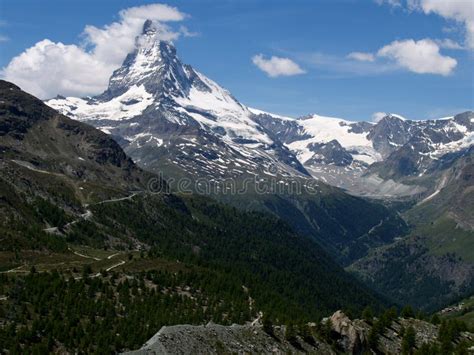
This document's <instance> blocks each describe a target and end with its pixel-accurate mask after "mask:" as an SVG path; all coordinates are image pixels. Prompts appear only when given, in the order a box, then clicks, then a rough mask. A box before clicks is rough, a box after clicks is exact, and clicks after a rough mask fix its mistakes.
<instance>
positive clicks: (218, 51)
mask: <svg viewBox="0 0 474 355" xmlns="http://www.w3.org/2000/svg"><path fill="white" fill-rule="evenodd" d="M406 1H407V2H408V3H407V2H406ZM406 1H405V0H361V1H355V0H353V1H352V0H336V1H335V0H319V1H310V0H307V1H302V0H300V1H298V0H297V1H256V0H255V1H250V0H243V1H217V0H213V1H210V0H199V1H197V0H196V1H189V0H188V1H167V2H163V4H167V5H169V6H172V7H175V8H176V9H177V11H179V13H181V14H186V15H187V16H183V19H181V20H176V21H175V20H173V21H170V22H166V21H165V22H166V24H167V25H168V26H169V27H170V28H171V29H172V30H175V31H179V30H178V29H179V28H180V27H181V26H185V27H186V28H187V32H191V33H192V34H197V35H191V36H184V35H182V32H183V30H181V36H180V37H179V38H178V39H176V40H175V41H174V42H175V44H176V47H177V50H178V54H179V56H180V57H181V59H182V60H183V62H185V63H189V64H191V65H193V66H194V67H195V68H196V69H198V70H199V71H201V72H202V73H204V74H205V75H207V76H208V77H210V78H211V79H213V80H215V81H217V82H218V83H219V84H221V85H222V86H224V87H225V88H227V89H228V90H229V91H231V92H232V93H233V95H234V96H235V97H237V98H238V99H239V100H240V101H242V102H243V103H244V104H246V105H248V106H251V107H256V108H259V109H262V110H266V111H270V112H274V113H279V114H284V115H290V116H300V115H305V114H309V113H318V114H322V115H330V116H336V117H343V118H347V119H353V120H370V119H371V117H372V115H373V114H374V112H380V111H382V112H395V113H399V114H401V115H403V116H405V117H408V118H433V117H442V116H447V115H451V114H454V113H457V112H460V111H462V110H466V109H473V108H474V83H473V81H474V69H473V67H474V66H473V64H474V62H473V58H474V57H473V49H472V41H471V42H470V40H471V39H472V38H470V37H469V36H470V34H469V33H466V24H468V23H469V21H471V20H472V16H473V14H472V12H474V9H472V3H474V2H471V3H470V1H468V0H465V1H464V5H463V4H462V2H463V1H455V0H454V2H453V4H454V3H455V4H454V5H453V6H458V9H456V8H452V9H446V8H436V6H435V7H433V6H432V7H429V6H431V5H430V4H429V2H430V1H434V0H406ZM152 3H156V2H152V1H126V0H114V1H112V0H109V1H89V0H81V1H75V0H70V1H49V0H43V1H37V0H28V1H27V0H16V1H2V2H1V3H0V67H2V68H4V72H3V73H4V75H3V76H5V75H6V74H5V68H8V65H9V63H10V62H11V60H12V59H13V58H14V57H15V56H18V55H20V54H21V53H22V52H24V51H25V50H26V49H27V48H30V47H32V46H35V44H36V43H38V42H40V41H42V40H44V39H49V40H50V41H52V42H53V43H57V42H61V43H63V44H66V45H71V44H76V45H78V46H80V45H81V44H83V43H84V35H83V31H84V28H85V26H87V25H93V26H95V27H97V28H99V29H100V28H103V26H105V25H109V24H111V23H113V22H120V21H121V18H120V15H119V11H120V10H123V9H126V8H130V7H137V6H142V5H145V4H152ZM469 3H470V5H469ZM410 4H411V5H410ZM465 4H468V7H467V8H466V7H465ZM463 6H464V8H462V7H463ZM466 9H467V12H468V14H467V15H466V14H465V11H466ZM26 10H27V11H26ZM469 10H472V11H471V14H469ZM472 21H474V20H472ZM447 39H449V43H448V42H447V41H446V40H447ZM421 40H426V41H421ZM397 41H398V42H397ZM454 47H456V48H454ZM85 50H86V51H87V50H89V51H90V50H93V48H91V44H90V43H89V45H88V47H87V48H86V49H85ZM353 52H360V53H363V54H364V55H363V56H362V58H363V59H364V60H360V59H361V57H359V60H357V59H354V58H356V57H357V56H354V55H352V56H351V57H348V56H349V55H350V53H353ZM418 52H419V55H420V57H417V55H418V54H417V53H418ZM259 54H261V55H262V57H261V58H263V63H267V64H268V62H266V61H267V60H269V58H270V57H272V56H274V57H278V58H280V59H288V60H289V61H291V63H293V64H294V65H296V66H297V69H296V70H293V71H292V70H291V68H290V69H288V68H287V66H286V64H288V63H286V64H285V63H283V64H281V67H280V66H279V63H276V68H275V67H271V63H270V64H268V65H270V69H268V67H267V72H265V71H263V70H261V68H259V67H258V66H257V65H255V64H254V63H253V62H252V58H254V57H255V56H257V55H259ZM275 59H277V58H275ZM24 60H25V61H26V60H27V59H24ZM277 62H278V60H277ZM74 63H76V62H74ZM74 63H73V64H74ZM66 64H67V63H66ZM73 64H71V65H72V68H74V66H73ZM59 65H64V63H63V61H61V64H58V66H59ZM51 67H53V68H55V65H50V66H49V68H50V69H48V70H51ZM11 68H13V65H11V67H10V68H9V69H8V70H9V71H8V73H13V72H14V70H11ZM67 68H69V69H68V70H69V71H71V66H67ZM80 68H81V69H80V70H81V71H83V70H85V69H83V67H80ZM272 68H273V69H272ZM293 69H295V68H294V67H293ZM272 70H273V71H272ZM288 70H289V71H288ZM17 72H18V71H17ZM25 73H28V71H23V73H22V75H23V77H22V79H20V78H19V79H18V81H19V82H18V83H19V84H20V86H22V87H24V86H25V85H27V86H28V87H26V88H25V87H24V88H25V89H27V90H28V89H29V87H30V85H31V88H32V89H31V90H30V91H34V90H40V89H42V88H41V87H40V86H41V85H44V86H47V85H50V86H54V82H51V83H49V82H47V81H48V80H47V79H45V78H43V77H41V76H35V75H36V74H34V73H33V74H31V77H26V79H25V77H24V75H26V74H25ZM272 73H273V75H274V77H271V76H270V75H269V74H272ZM291 74H294V75H291ZM9 75H10V76H8V75H7V76H6V77H7V78H8V79H11V78H16V77H15V76H14V75H15V74H9ZM275 75H276V77H275ZM48 77H51V76H48ZM22 80H23V81H22ZM25 80H26V81H25ZM71 80H74V79H71ZM13 81H15V80H13ZM33 85H34V86H33ZM94 88H95V90H97V88H96V87H94ZM55 89H56V88H55V87H54V88H51V87H49V88H48V91H45V92H48V93H49V92H52V91H51V90H55ZM81 90H82V91H80V93H84V92H85V91H84V90H87V89H83V88H82V87H81ZM38 92H39V91H38ZM57 93H62V92H57ZM45 95H46V94H45Z"/></svg>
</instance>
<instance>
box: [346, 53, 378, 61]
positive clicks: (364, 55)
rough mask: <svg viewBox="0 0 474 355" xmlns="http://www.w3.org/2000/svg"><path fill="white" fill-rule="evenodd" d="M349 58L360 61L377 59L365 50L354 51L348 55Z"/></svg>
mask: <svg viewBox="0 0 474 355" xmlns="http://www.w3.org/2000/svg"><path fill="white" fill-rule="evenodd" d="M347 58H349V59H355V60H358V61H360V62H373V61H375V56H374V55H373V54H372V53H365V52H352V53H349V54H348V55H347Z"/></svg>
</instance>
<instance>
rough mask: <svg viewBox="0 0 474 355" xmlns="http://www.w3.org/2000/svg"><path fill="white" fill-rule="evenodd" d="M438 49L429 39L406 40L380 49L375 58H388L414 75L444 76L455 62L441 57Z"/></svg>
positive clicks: (453, 66) (446, 57) (454, 65)
mask: <svg viewBox="0 0 474 355" xmlns="http://www.w3.org/2000/svg"><path fill="white" fill-rule="evenodd" d="M439 49H440V48H439V46H438V44H436V43H435V42H434V41H432V40H430V39H422V40H419V41H415V40H413V39H407V40H402V41H393V42H392V43H390V44H388V45H386V46H384V47H382V48H380V49H379V50H378V52H377V56H379V57H386V58H389V59H391V60H393V61H395V62H396V63H397V64H398V65H399V66H401V67H403V68H406V69H408V70H410V71H412V72H414V73H418V74H440V75H445V76H446V75H449V74H451V73H452V72H453V70H454V68H455V67H456V65H457V61H456V59H454V58H451V57H448V56H444V55H442V54H441V53H440V52H439Z"/></svg>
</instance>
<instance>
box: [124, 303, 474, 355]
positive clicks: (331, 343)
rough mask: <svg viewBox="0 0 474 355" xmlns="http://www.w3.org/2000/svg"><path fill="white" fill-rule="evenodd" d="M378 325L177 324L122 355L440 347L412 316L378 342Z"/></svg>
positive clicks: (329, 321) (341, 320) (436, 336)
mask: <svg viewBox="0 0 474 355" xmlns="http://www.w3.org/2000/svg"><path fill="white" fill-rule="evenodd" d="M374 324H375V323H374V322H373V321H366V320H361V319H355V320H351V319H350V318H349V317H348V316H347V315H345V314H344V313H343V312H342V311H337V312H335V313H334V314H333V315H332V316H331V317H329V318H326V319H324V320H323V321H322V322H321V323H320V324H316V323H309V324H307V325H305V326H304V327H302V328H300V329H299V332H298V331H296V330H293V331H294V335H289V332H290V331H291V330H289V328H290V327H289V326H284V325H283V326H268V325H267V326H263V325H262V323H261V322H259V321H258V320H256V321H255V322H253V323H249V324H247V325H237V324H234V325H232V326H222V325H218V324H212V323H210V324H207V325H203V326H192V325H175V326H167V327H163V328H161V329H160V331H159V332H158V333H156V334H155V335H154V336H153V337H152V338H150V339H149V340H148V341H147V342H146V343H145V344H144V345H143V347H142V348H140V349H139V350H135V351H130V352H125V353H124V354H128V355H147V354H166V355H171V354H189V353H200V354H221V353H238V354H247V353H258V354H286V353H291V354H363V353H377V354H401V353H402V352H403V351H407V350H410V351H411V352H414V351H416V350H418V349H422V348H423V347H425V348H426V347H428V346H440V345H441V341H440V340H441V336H440V326H439V325H434V324H431V323H429V322H427V321H423V320H419V319H414V318H396V319H394V320H393V321H391V322H390V324H388V326H387V327H386V328H385V329H383V330H382V331H381V332H380V333H381V335H380V337H379V338H378V340H377V342H376V344H374V343H373V340H370V339H371V338H373V335H371V334H373V330H372V329H373V328H374ZM407 329H413V339H412V340H413V342H412V343H410V344H409V348H408V349H406V347H407V345H405V344H404V343H406V342H407V341H406V340H404V339H406V338H407V335H406V332H407ZM371 342H372V344H371ZM473 342H474V334H472V333H470V332H467V331H465V332H461V333H460V334H459V335H458V336H457V337H456V339H454V340H453V342H452V346H453V347H455V346H456V345H458V344H460V343H465V347H464V348H465V349H468V348H469V346H472V344H473ZM458 346H459V345H458ZM402 349H403V350H402ZM428 349H430V348H428ZM431 349H432V348H431ZM470 350H471V351H472V350H473V349H472V348H471V349H470ZM431 351H433V350H431Z"/></svg>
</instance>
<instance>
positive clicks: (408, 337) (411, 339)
mask: <svg viewBox="0 0 474 355" xmlns="http://www.w3.org/2000/svg"><path fill="white" fill-rule="evenodd" d="M415 345H416V333H415V329H414V328H413V327H412V326H411V325H410V326H409V327H408V328H407V329H406V330H405V333H404V334H403V340H402V354H404V355H408V354H413V349H414V347H415Z"/></svg>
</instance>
